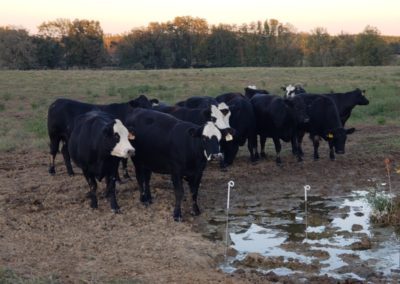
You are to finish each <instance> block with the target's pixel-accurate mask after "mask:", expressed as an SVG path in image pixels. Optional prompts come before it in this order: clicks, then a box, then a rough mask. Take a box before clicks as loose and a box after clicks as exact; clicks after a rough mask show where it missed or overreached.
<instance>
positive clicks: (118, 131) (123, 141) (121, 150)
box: [103, 119, 135, 158]
mask: <svg viewBox="0 0 400 284" xmlns="http://www.w3.org/2000/svg"><path fill="white" fill-rule="evenodd" d="M103 135H104V137H105V144H106V145H105V147H106V148H107V149H111V155H112V156H115V157H119V158H127V157H129V156H133V154H134V153H135V149H134V148H133V147H132V145H131V143H130V142H129V140H133V139H135V136H134V135H133V133H132V131H128V129H127V128H126V127H125V126H124V125H123V124H122V122H121V121H120V120H119V119H115V120H114V122H113V123H111V124H109V125H107V126H106V127H105V128H104V130H103Z"/></svg>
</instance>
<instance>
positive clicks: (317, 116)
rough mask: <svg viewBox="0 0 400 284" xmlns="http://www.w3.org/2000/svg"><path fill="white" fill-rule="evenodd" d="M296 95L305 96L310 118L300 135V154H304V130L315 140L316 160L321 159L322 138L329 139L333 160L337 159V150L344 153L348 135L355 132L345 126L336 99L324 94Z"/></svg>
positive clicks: (330, 155)
mask: <svg viewBox="0 0 400 284" xmlns="http://www.w3.org/2000/svg"><path fill="white" fill-rule="evenodd" d="M296 97H301V98H303V100H304V102H305V103H306V105H307V114H308V116H309V118H310V120H309V122H308V123H305V124H303V125H302V126H301V128H302V131H301V132H299V136H298V140H299V147H298V154H299V155H303V150H302V148H301V142H302V140H303V136H304V132H308V133H309V134H310V139H311V140H312V142H313V146H314V160H318V159H319V154H318V147H319V141H320V138H322V139H324V140H325V141H328V144H329V157H330V159H331V160H335V152H336V154H344V153H345V143H346V139H347V135H348V134H351V133H353V132H354V128H353V129H348V130H346V129H344V128H343V124H342V122H341V120H340V115H339V111H338V108H337V105H336V104H335V103H334V101H333V100H332V99H331V98H329V97H327V96H322V95H311V94H302V95H301V96H296Z"/></svg>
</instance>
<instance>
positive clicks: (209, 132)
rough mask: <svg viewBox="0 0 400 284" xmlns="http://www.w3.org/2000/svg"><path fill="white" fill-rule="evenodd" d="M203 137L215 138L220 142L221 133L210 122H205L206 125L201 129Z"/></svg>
mask: <svg viewBox="0 0 400 284" xmlns="http://www.w3.org/2000/svg"><path fill="white" fill-rule="evenodd" d="M202 134H203V136H206V137H207V138H209V139H211V138H212V137H213V136H215V137H217V139H218V141H221V137H222V135H221V132H220V131H219V130H218V128H217V127H216V126H215V125H214V123H212V122H211V121H209V122H207V124H206V125H205V126H204V128H203V133H202Z"/></svg>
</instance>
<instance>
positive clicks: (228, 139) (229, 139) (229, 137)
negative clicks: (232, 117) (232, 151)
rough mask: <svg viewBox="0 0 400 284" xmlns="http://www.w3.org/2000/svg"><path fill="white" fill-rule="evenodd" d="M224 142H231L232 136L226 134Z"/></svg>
mask: <svg viewBox="0 0 400 284" xmlns="http://www.w3.org/2000/svg"><path fill="white" fill-rule="evenodd" d="M225 140H226V141H232V140H233V137H232V135H231V134H229V133H228V134H227V135H226V136H225Z"/></svg>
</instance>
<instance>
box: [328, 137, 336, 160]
mask: <svg viewBox="0 0 400 284" xmlns="http://www.w3.org/2000/svg"><path fill="white" fill-rule="evenodd" d="M329 158H330V159H331V161H334V160H335V150H334V147H333V142H332V141H329Z"/></svg>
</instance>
